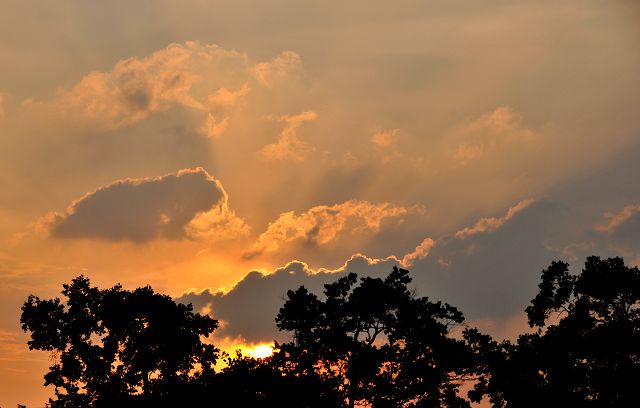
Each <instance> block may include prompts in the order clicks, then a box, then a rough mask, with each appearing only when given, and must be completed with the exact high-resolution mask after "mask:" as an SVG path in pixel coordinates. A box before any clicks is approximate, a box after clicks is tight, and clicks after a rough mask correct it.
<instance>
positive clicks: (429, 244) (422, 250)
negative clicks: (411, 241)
mask: <svg viewBox="0 0 640 408" xmlns="http://www.w3.org/2000/svg"><path fill="white" fill-rule="evenodd" d="M435 244H436V241H434V240H433V239H431V238H425V239H424V240H422V242H421V243H420V244H418V246H417V247H416V249H415V250H414V251H413V252H409V253H408V254H406V255H405V256H403V257H402V261H401V264H402V266H404V267H405V268H408V267H410V266H411V265H413V262H414V261H415V260H416V259H423V258H426V257H427V256H428V255H429V252H430V251H431V248H433V246H434V245H435Z"/></svg>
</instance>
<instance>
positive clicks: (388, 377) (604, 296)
mask: <svg viewBox="0 0 640 408" xmlns="http://www.w3.org/2000/svg"><path fill="white" fill-rule="evenodd" d="M410 283H411V278H410V277H409V272H408V271H406V270H404V269H398V268H394V269H393V271H392V272H391V273H390V274H389V275H388V276H387V277H386V278H384V279H379V278H370V277H365V278H360V279H358V277H357V276H356V275H355V274H349V275H347V276H345V277H343V278H341V279H338V280H337V281H335V282H333V283H330V284H327V285H325V290H324V294H323V295H322V296H317V295H315V294H313V293H310V292H309V291H308V290H307V289H306V288H305V287H303V286H301V287H300V288H298V289H297V290H295V291H293V290H290V291H288V292H287V298H286V302H285V303H284V305H283V307H282V308H281V309H280V313H279V314H278V316H277V318H276V324H277V327H278V328H279V329H280V330H283V331H288V332H292V334H293V341H292V342H289V343H285V344H277V343H276V344H275V353H274V354H273V355H272V356H270V357H267V358H264V359H255V358H250V357H245V356H243V355H242V354H241V353H240V352H239V351H238V352H237V354H236V355H235V356H234V357H230V356H228V355H226V354H225V353H221V352H220V351H219V350H218V349H216V348H215V347H214V346H213V345H211V344H208V343H206V342H204V338H205V337H207V336H209V335H210V334H211V333H212V332H213V331H214V330H215V329H216V327H217V326H218V323H217V321H216V320H214V319H212V318H211V317H209V316H202V315H200V314H197V313H194V312H193V310H192V307H191V305H183V304H176V303H175V302H174V301H173V300H172V299H171V298H170V297H168V296H165V295H160V294H156V293H154V292H153V290H152V289H151V288H150V287H148V286H147V287H144V288H138V289H136V290H133V291H127V290H123V289H122V287H121V286H120V285H116V286H114V287H113V288H110V289H98V288H96V287H92V286H91V285H90V283H89V280H88V279H87V278H84V277H82V276H80V277H78V278H76V279H74V280H73V281H72V282H71V284H68V285H67V284H65V285H63V288H64V289H63V291H62V294H63V295H64V297H65V298H66V300H65V301H64V302H63V301H61V300H60V299H58V298H56V299H50V300H41V299H39V298H37V297H35V296H33V295H32V296H30V297H29V298H28V300H27V301H26V302H25V304H24V306H23V308H22V316H21V323H22V327H23V329H24V330H25V331H28V332H30V334H31V340H30V341H29V342H28V344H29V347H30V348H31V349H37V350H46V351H50V352H52V353H53V356H54V360H55V362H54V364H53V365H52V366H51V367H50V371H49V372H48V373H47V374H46V375H45V385H53V386H54V387H55V400H51V403H52V406H53V407H112V406H123V407H127V406H131V407H133V406H135V407H152V406H153V407H156V406H224V407H227V406H239V407H245V406H246V407H249V406H251V407H273V406H278V407H280V408H297V407H309V408H320V407H353V406H355V405H363V404H364V405H368V406H372V407H373V408H385V407H469V406H470V401H476V402H477V401H480V400H481V399H482V398H483V397H485V396H486V397H489V398H490V400H491V403H492V404H493V405H494V406H496V407H504V408H521V407H526V408H528V407H588V408H591V407H594V408H599V407H632V406H640V398H639V397H638V393H637V392H636V391H635V386H636V384H637V381H638V379H640V272H639V271H638V268H637V267H634V268H631V267H628V266H626V265H625V264H624V262H623V260H622V259H621V258H609V259H606V260H601V259H600V258H598V257H589V258H588V259H587V261H586V263H585V267H584V269H583V270H582V272H581V273H580V274H578V275H574V274H571V273H570V272H569V265H568V264H566V263H564V262H553V263H552V264H551V265H550V266H549V267H548V268H546V269H545V270H543V272H542V280H541V283H540V285H539V293H538V295H537V296H536V297H535V298H534V299H533V300H532V302H531V306H529V307H527V309H526V313H527V316H528V320H529V324H530V326H531V327H532V328H536V329H537V331H536V332H534V333H528V334H522V335H520V337H519V338H518V340H517V342H515V343H511V342H509V341H503V342H500V343H498V342H496V341H494V340H493V339H492V338H491V337H490V336H488V335H485V334H482V333H480V332H479V331H478V330H476V329H469V328H466V327H465V326H464V317H463V315H462V313H461V312H460V311H458V310H457V309H456V308H455V307H452V306H450V305H448V304H446V303H441V302H432V301H430V300H429V299H428V298H426V297H417V296H415V294H414V293H413V292H412V291H411V290H409V287H408V285H409V284H410ZM220 358H223V360H224V363H225V364H224V367H223V368H222V369H221V370H219V371H216V370H215V369H214V366H215V364H216V362H217V361H218V360H219V359H220ZM466 381H469V382H470V383H469V384H470V385H473V386H474V387H473V389H472V390H471V391H470V392H469V393H468V399H467V398H464V397H463V396H462V395H461V394H462V392H461V389H460V388H461V385H462V384H463V383H464V382H466Z"/></svg>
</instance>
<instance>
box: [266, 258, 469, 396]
mask: <svg viewBox="0 0 640 408" xmlns="http://www.w3.org/2000/svg"><path fill="white" fill-rule="evenodd" d="M410 282H411V278H410V277H409V272H408V271H407V270H404V269H398V268H394V270H393V272H391V274H389V276H387V277H386V278H385V279H384V280H383V279H374V278H369V277H366V278H361V279H360V281H359V283H358V279H357V276H356V275H355V274H349V275H348V276H346V277H344V278H341V279H339V280H338V281H336V282H334V283H331V284H327V285H325V291H324V299H322V300H321V299H320V298H318V296H316V295H314V294H312V293H309V292H308V291H307V289H306V288H304V287H300V288H299V289H297V290H296V291H289V292H288V293H287V301H286V303H285V304H284V306H283V307H282V309H280V313H279V314H278V317H277V318H276V322H277V325H278V327H279V328H280V329H281V330H287V331H291V332H293V336H294V341H293V342H292V343H288V344H283V345H282V346H281V353H283V354H284V355H285V356H286V358H287V359H288V360H289V363H290V366H289V375H294V376H297V377H301V378H305V377H306V378H308V377H314V378H319V379H321V380H322V381H323V382H325V383H327V384H329V385H331V386H332V387H333V389H335V390H337V391H338V392H339V394H340V396H341V398H340V400H341V405H346V406H349V407H353V406H354V405H356V404H363V403H367V404H371V405H373V406H374V407H399V406H407V407H410V406H415V407H418V406H420V407H428V406H433V407H438V406H447V407H462V406H469V405H468V402H467V401H466V400H464V399H463V398H461V397H460V396H459V395H458V388H459V386H460V384H461V383H462V381H464V380H467V379H472V378H474V376H475V369H474V365H475V358H474V352H473V350H472V349H471V348H470V347H469V345H468V343H467V342H466V341H465V340H462V339H455V338H453V337H450V336H449V334H450V329H451V328H452V327H454V326H460V325H462V323H463V321H464V318H463V315H462V313H460V312H459V311H458V310H457V309H456V308H454V307H452V306H449V305H448V304H442V303H440V302H435V303H434V302H431V301H429V299H428V298H426V297H416V296H414V294H413V293H412V292H410V291H409V289H408V288H407V285H408V284H409V283H410Z"/></svg>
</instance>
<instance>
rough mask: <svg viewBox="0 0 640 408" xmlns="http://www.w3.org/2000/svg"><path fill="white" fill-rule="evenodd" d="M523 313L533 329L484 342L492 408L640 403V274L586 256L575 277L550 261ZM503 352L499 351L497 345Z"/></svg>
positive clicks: (563, 265)
mask: <svg viewBox="0 0 640 408" xmlns="http://www.w3.org/2000/svg"><path fill="white" fill-rule="evenodd" d="M539 289H540V290H539V293H538V295H537V296H536V297H535V298H534V299H533V300H532V302H531V306H529V307H527V309H526V312H527V316H528V318H529V324H530V325H531V327H535V328H538V332H537V333H534V334H526V335H521V336H520V338H519V339H518V342H517V344H515V345H512V344H510V343H503V344H502V345H501V346H497V345H496V344H495V343H493V348H491V347H488V348H487V350H491V351H490V352H487V355H488V356H491V357H490V358H491V364H489V366H490V370H489V371H490V372H491V380H490V381H488V382H484V384H483V386H484V387H485V391H487V392H488V393H489V394H491V395H492V399H493V401H494V404H495V405H496V406H505V407H534V406H535V407H539V406H567V407H568V406H571V407H631V406H640V395H639V394H638V392H637V389H636V388H637V384H638V380H640V272H639V271H638V268H637V267H634V268H631V267H628V266H626V265H625V264H624V261H623V260H622V258H609V259H605V260H603V259H600V258H599V257H595V256H592V257H589V258H587V261H586V262H585V266H584V269H583V270H582V272H581V273H580V274H579V275H572V274H570V273H569V265H568V264H566V263H564V262H553V263H552V264H551V265H550V266H549V267H548V268H547V269H545V270H543V272H542V282H541V283H540V285H539ZM500 348H501V349H502V350H501V351H502V353H497V352H496V350H498V349H500Z"/></svg>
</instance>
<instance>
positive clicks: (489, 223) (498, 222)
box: [455, 200, 533, 239]
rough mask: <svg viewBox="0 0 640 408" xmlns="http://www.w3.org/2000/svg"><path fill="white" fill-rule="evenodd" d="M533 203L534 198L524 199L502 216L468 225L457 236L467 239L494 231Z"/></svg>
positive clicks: (482, 219)
mask: <svg viewBox="0 0 640 408" xmlns="http://www.w3.org/2000/svg"><path fill="white" fill-rule="evenodd" d="M531 203H533V200H522V201H520V202H519V203H518V204H516V205H514V206H513V207H511V208H509V209H508V210H507V213H506V214H505V215H504V216H502V217H488V218H481V219H480V220H478V222H476V223H475V224H474V225H473V226H471V227H466V228H463V229H461V230H460V231H458V232H456V234H455V236H456V238H460V239H465V238H468V237H470V236H472V235H475V234H481V233H486V232H494V231H496V230H497V229H498V228H500V227H501V226H502V225H503V224H504V223H505V222H507V221H509V220H510V219H511V218H512V217H513V216H514V215H516V214H517V213H519V212H520V211H522V210H524V209H525V208H527V207H528V206H529V205H531Z"/></svg>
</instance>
